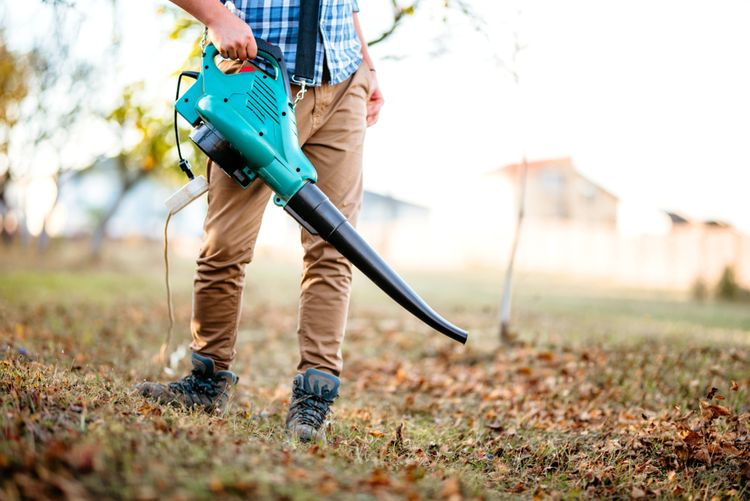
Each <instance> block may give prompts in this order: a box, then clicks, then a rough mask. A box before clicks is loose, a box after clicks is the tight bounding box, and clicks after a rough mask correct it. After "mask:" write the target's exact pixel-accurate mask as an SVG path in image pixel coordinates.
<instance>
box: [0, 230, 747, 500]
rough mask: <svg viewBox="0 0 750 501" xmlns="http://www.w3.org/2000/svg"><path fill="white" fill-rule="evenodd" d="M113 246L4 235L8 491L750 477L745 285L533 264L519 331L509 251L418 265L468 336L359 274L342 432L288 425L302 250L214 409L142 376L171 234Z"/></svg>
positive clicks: (2, 466) (2, 389)
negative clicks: (504, 287) (155, 243)
mask: <svg viewBox="0 0 750 501" xmlns="http://www.w3.org/2000/svg"><path fill="white" fill-rule="evenodd" d="M113 247H120V248H119V249H117V250H113V249H110V252H109V255H108V257H106V258H105V260H104V261H103V262H101V263H99V264H97V265H89V264H86V260H85V259H84V257H83V255H84V254H83V253H81V252H78V251H76V250H70V249H69V248H67V247H66V248H53V249H51V250H50V251H49V252H48V254H47V255H46V256H41V257H39V256H35V255H34V252H33V251H24V250H23V249H13V250H7V249H6V250H0V253H2V254H0V276H1V277H2V278H1V279H0V406H2V409H0V411H1V414H0V429H1V432H0V433H2V435H1V437H2V439H1V441H0V473H1V474H0V498H3V499H17V498H36V499H43V498H50V497H68V498H73V499H86V498H91V499H106V498H115V499H123V498H127V499H130V498H138V499H157V498H158V499H192V498H213V497H216V496H219V497H226V498H246V497H252V498H288V499H312V498H319V497H330V498H334V499H351V498H352V497H356V498H357V499H360V498H361V499H370V498H377V499H400V498H408V499H453V500H458V499H470V498H474V499H495V498H515V497H524V498H532V497H533V498H547V497H551V498H561V497H562V498H573V497H586V498H651V497H656V496H658V497H679V498H693V499H698V498H700V499H711V498H714V497H717V498H736V499H744V498H748V497H750V487H748V482H749V481H750V425H749V424H748V421H749V418H750V368H749V367H750V308H749V307H748V305H741V304H717V303H712V302H708V303H695V302H692V301H690V300H688V299H686V298H684V297H682V296H680V295H679V294H673V293H666V292H660V291H656V292H645V291H636V290H624V289H620V288H614V287H607V286H603V285H601V284H589V283H576V282H571V281H569V280H561V279H559V278H554V277H531V276H521V277H519V279H518V293H517V294H516V297H515V304H514V319H513V326H514V328H515V329H516V332H517V334H518V339H519V342H518V344H516V345H515V346H512V347H507V346H501V345H500V344H499V342H498V340H497V335H496V323H497V322H496V315H497V313H496V312H497V304H498V299H499V290H500V282H501V280H500V279H501V273H500V271H493V270H475V271H471V272H461V273H459V272H419V273H408V274H407V277H408V278H409V280H411V281H412V282H413V284H414V285H415V288H417V289H418V290H420V291H422V292H423V293H424V295H425V296H426V297H427V298H428V299H429V300H430V302H432V303H434V304H435V305H436V307H437V309H438V310H440V311H442V312H444V313H445V314H446V316H447V317H448V318H450V319H451V320H453V321H454V322H455V323H457V324H459V325H461V326H464V327H466V328H468V329H469V330H470V331H471V338H470V341H469V344H468V345H467V346H466V347H462V346H460V345H458V344H457V343H455V342H453V341H450V340H448V339H447V338H444V337H443V336H441V335H439V334H436V333H434V332H430V331H429V330H428V329H427V328H425V327H423V326H422V325H421V324H420V323H419V322H417V321H415V320H413V319H411V318H410V317H409V316H408V315H407V314H405V313H403V312H402V311H401V310H400V309H399V308H398V307H396V306H394V305H392V304H391V303H390V302H389V301H388V300H387V299H385V298H384V297H383V296H382V294H381V293H380V292H379V291H378V290H377V289H375V288H374V287H372V286H371V285H370V284H368V283H367V281H366V279H364V278H363V277H361V276H358V277H356V279H355V289H356V292H355V295H354V297H353V301H352V312H351V315H350V318H351V321H350V325H349V329H348V332H347V340H346V345H345V350H344V355H345V359H346V366H345V370H344V373H343V375H342V392H341V397H340V399H339V401H338V402H337V403H336V405H335V413H334V415H333V421H332V424H331V425H330V429H329V431H328V434H329V437H330V438H329V442H328V444H327V445H313V446H306V445H301V444H297V443H294V442H292V441H290V440H289V439H288V438H287V437H286V436H285V435H284V433H283V418H284V416H285V413H286V408H287V404H288V398H289V392H290V389H291V380H292V376H293V375H294V367H295V364H296V362H297V352H296V337H295V333H294V329H295V322H296V316H295V298H296V294H297V293H296V280H297V277H298V274H299V270H298V268H297V267H295V266H293V265H291V266H290V265H288V264H284V263H278V262H274V261H273V260H270V259H266V258H264V257H263V256H261V257H260V258H259V260H258V261H259V262H257V263H256V264H255V266H254V267H253V268H252V270H251V271H250V273H249V277H248V279H249V286H248V289H247V291H246V294H245V298H244V304H245V308H244V311H243V315H242V322H241V331H240V335H239V340H238V346H237V351H238V353H237V361H236V363H235V365H234V366H233V369H234V370H235V371H236V372H237V373H238V375H239V376H240V382H239V385H238V387H237V391H236V392H235V395H234V397H233V400H232V403H231V406H230V408H229V410H228V412H227V413H225V414H222V415H206V414H203V413H200V412H189V411H186V410H183V409H179V408H170V407H164V408H163V407H159V406H156V405H154V404H152V403H150V402H147V401H146V400H144V399H143V398H141V397H140V396H137V395H136V394H134V392H133V390H132V388H133V385H134V384H135V383H137V382H139V381H142V380H143V379H144V378H149V379H154V378H156V379H161V380H165V379H168V376H167V375H165V374H164V373H163V372H162V370H161V369H160V367H159V366H158V364H157V363H156V358H155V355H156V354H157V352H158V348H159V345H160V343H161V341H162V337H163V334H164V331H165V329H166V325H167V321H166V319H167V310H166V306H165V301H164V290H163V283H162V281H163V276H162V270H161V268H160V267H159V262H158V256H159V252H160V249H159V248H158V247H146V248H145V249H144V248H142V247H132V248H131V247H128V244H126V243H122V244H118V245H117V246H113ZM191 273H192V272H191V270H190V263H189V262H188V261H187V260H184V259H183V260H178V262H177V263H176V267H175V269H174V270H173V279H174V287H175V290H176V297H175V300H176V305H177V311H176V313H177V330H176V334H175V339H174V341H173V343H172V349H175V348H177V347H179V346H180V345H184V343H186V342H187V341H188V335H187V325H188V321H189V315H190V295H189V290H190V279H191ZM187 362H188V359H187V358H185V359H183V360H182V361H181V362H180V366H179V368H178V372H179V373H183V372H184V371H185V368H186V364H187Z"/></svg>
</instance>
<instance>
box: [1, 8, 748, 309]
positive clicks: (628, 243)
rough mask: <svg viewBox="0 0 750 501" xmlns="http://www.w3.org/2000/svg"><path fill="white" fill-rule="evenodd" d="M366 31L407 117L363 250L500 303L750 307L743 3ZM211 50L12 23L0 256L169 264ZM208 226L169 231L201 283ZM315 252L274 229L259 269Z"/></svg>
mask: <svg viewBox="0 0 750 501" xmlns="http://www.w3.org/2000/svg"><path fill="white" fill-rule="evenodd" d="M361 9H362V12H361V15H360V18H361V20H362V24H363V28H364V31H365V33H366V36H367V38H368V40H371V45H372V48H371V52H372V54H373V58H374V59H375V61H376V62H377V63H376V64H377V67H378V77H379V80H380V85H381V87H382V89H383V92H384V95H385V97H386V103H387V104H386V106H385V108H384V110H383V113H382V117H381V120H380V122H379V123H378V124H377V125H376V126H375V127H373V128H371V129H370V130H369V131H368V134H369V136H368V140H367V146H366V153H365V169H366V171H365V173H366V174H365V175H366V188H367V193H366V197H365V206H364V211H363V214H362V218H361V225H360V229H361V231H362V233H363V234H364V235H365V237H366V238H367V239H368V240H369V241H370V242H371V243H372V244H373V245H374V246H375V247H376V248H377V249H378V250H379V251H380V252H381V253H383V255H384V257H385V258H386V259H387V260H388V261H389V262H391V263H393V264H394V265H395V266H397V267H399V268H400V269H406V270H442V271H444V272H447V271H450V272H451V273H453V274H454V275H456V276H460V275H461V273H462V272H464V271H465V272H466V273H467V274H471V273H477V270H480V271H479V272H478V274H480V275H482V274H484V275H485V276H492V277H493V278H492V282H493V283H495V284H497V290H496V292H497V295H498V298H499V296H500V293H501V289H502V288H501V286H500V285H501V283H502V281H503V280H506V279H504V278H502V277H504V276H505V273H506V270H507V268H508V263H509V262H511V261H513V262H514V264H515V269H516V270H518V272H520V273H522V274H543V275H545V276H555V277H558V278H571V279H575V280H585V281H589V282H592V283H594V282H595V283H599V284H606V285H611V286H614V287H625V288H638V289H647V290H659V291H670V292H672V293H675V294H679V295H682V296H683V297H693V298H696V299H701V300H702V299H710V298H712V297H719V296H720V297H723V298H726V299H741V298H742V297H744V296H745V295H746V293H745V290H744V287H747V286H750V238H748V236H747V232H748V231H750V199H749V198H748V197H747V196H746V193H745V191H746V189H747V188H746V187H747V185H748V180H749V178H750V175H749V174H748V170H747V168H746V167H747V166H748V164H750V149H749V148H748V141H747V137H748V135H749V133H750V120H749V119H748V117H749V116H750V95H749V94H748V92H747V89H748V88H750V67H748V65H747V62H746V61H747V57H746V53H745V48H746V47H748V46H750V33H749V32H748V31H747V30H746V29H745V23H744V20H745V19H747V16H748V14H750V7H749V6H748V5H747V4H746V3H745V2H741V1H727V2H723V3H722V4H721V5H720V6H716V5H710V6H709V5H708V4H707V3H705V2H682V1H680V2H677V1H665V2H659V3H658V5H654V3H653V2H646V1H636V2H628V3H627V4H624V3H619V2H598V1H573V2H565V3H564V4H561V3H559V2H552V1H534V2H480V1H472V0H440V1H438V0H414V1H411V2H403V1H397V0H369V1H365V2H362V5H361ZM200 34H201V26H199V25H198V24H197V23H195V22H193V21H191V20H190V19H189V18H188V17H186V16H185V15H184V14H183V13H182V12H181V11H179V9H177V8H175V7H174V6H172V4H170V3H169V2H166V1H157V2H151V1H146V0H129V1H127V2H126V1H122V0H120V1H118V0H111V1H93V0H57V1H54V0H46V1H43V0H32V1H28V2H6V3H4V4H3V5H2V6H0V87H1V88H2V91H1V93H0V96H1V97H0V229H2V247H0V252H2V253H4V254H6V256H10V254H9V253H12V252H14V251H13V249H16V251H15V252H17V253H20V255H22V256H23V257H24V258H28V259H37V258H34V257H33V256H43V257H42V258H41V259H42V260H44V261H45V262H49V261H50V260H54V256H55V255H56V254H55V253H61V252H63V253H64V252H65V249H68V250H70V249H71V248H72V249H75V250H74V251H70V253H72V255H73V256H74V257H75V258H76V259H77V260H79V261H80V262H81V263H83V262H85V261H87V260H90V261H91V262H96V261H97V260H101V259H102V256H104V255H106V254H107V252H109V253H110V254H112V255H115V254H117V253H122V252H123V250H125V253H126V254H128V255H130V254H132V252H131V251H132V250H133V249H147V248H150V247H149V246H152V247H153V249H152V250H150V251H148V252H144V256H149V257H148V259H152V258H153V260H154V262H155V263H158V259H160V253H159V250H158V244H159V242H160V240H161V238H162V237H161V235H162V231H163V221H164V219H165V216H166V209H165V208H164V205H163V201H164V200H165V199H166V198H167V197H168V196H169V195H170V193H171V192H173V191H174V190H176V189H177V188H178V187H179V186H180V185H181V184H182V182H183V181H184V179H183V178H181V174H180V173H179V170H178V168H177V165H176V164H177V162H176V152H175V145H174V138H173V134H172V131H171V126H172V108H171V103H172V101H173V98H174V89H175V80H176V72H178V71H179V70H181V69H189V68H194V67H195V66H196V62H195V61H196V59H195V57H196V54H197V52H196V51H197V41H198V39H199V37H200ZM180 125H181V127H182V129H183V130H182V133H183V134H184V137H185V136H186V135H187V133H188V131H187V129H186V127H187V124H185V123H184V122H183V123H181V124H180ZM185 141H186V143H185V144H187V140H186V138H185ZM190 156H191V161H192V164H193V166H194V168H197V170H198V171H199V172H202V171H203V164H204V159H203V158H202V156H201V155H199V154H196V152H195V151H194V150H191V151H190ZM205 207H206V203H205V199H204V200H201V201H199V202H197V203H194V204H193V205H191V206H190V207H188V209H186V210H185V211H183V212H182V213H180V215H179V216H178V217H177V218H175V220H174V222H173V225H172V228H171V230H170V232H171V235H172V239H173V243H174V245H173V248H172V252H173V253H174V254H175V255H176V256H178V258H180V259H184V260H186V261H187V262H189V261H191V260H192V259H194V256H195V255H196V253H197V249H198V246H199V241H200V237H201V224H202V219H203V215H204V213H205ZM521 207H523V209H524V210H523V211H519V209H520V208H521ZM519 214H522V215H523V217H519ZM519 229H520V232H519ZM298 233H299V230H298V228H297V227H296V224H294V223H293V221H292V220H291V219H289V218H288V217H287V216H286V215H285V214H283V213H282V211H278V210H274V209H273V208H270V209H269V210H268V211H267V213H266V221H265V224H264V226H263V231H262V233H261V237H260V242H259V246H258V249H259V250H258V253H259V255H260V256H261V257H262V256H273V259H274V260H276V261H279V262H289V263H296V262H298V258H299V256H300V249H299V245H298V244H297V242H298V239H299V235H298ZM514 243H517V252H516V253H515V260H512V259H511V256H512V255H513V251H514V249H515V245H514ZM19 249H20V250H19ZM481 270H485V272H482V271H481ZM506 281H507V280H506ZM506 289H509V287H508V286H506Z"/></svg>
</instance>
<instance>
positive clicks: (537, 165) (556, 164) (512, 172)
mask: <svg viewBox="0 0 750 501" xmlns="http://www.w3.org/2000/svg"><path fill="white" fill-rule="evenodd" d="M525 165H526V167H527V168H528V169H529V172H533V171H543V170H545V169H553V168H561V167H562V168H565V169H570V170H572V171H574V172H575V173H576V175H577V176H579V177H581V178H582V179H585V180H586V181H588V182H589V183H591V184H592V185H594V186H596V187H597V188H598V189H599V190H601V191H602V192H603V193H606V194H607V195H609V196H610V197H612V198H614V199H619V197H618V196H617V195H615V194H614V193H612V192H611V191H609V190H608V189H606V188H603V187H602V186H601V185H600V184H599V183H595V182H594V181H592V180H591V179H589V178H587V177H586V176H584V175H583V174H581V173H580V172H578V170H577V169H576V168H575V165H573V159H572V158H571V157H561V158H550V159H546V160H535V161H533V162H528V161H527V162H526V163H525ZM523 168H524V163H523V162H519V163H514V164H509V165H505V166H503V167H499V168H497V169H495V170H492V171H490V172H489V173H488V174H490V175H495V174H501V175H505V176H511V177H517V176H520V174H521V172H522V171H523Z"/></svg>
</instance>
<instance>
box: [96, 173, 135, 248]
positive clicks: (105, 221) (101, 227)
mask: <svg viewBox="0 0 750 501" xmlns="http://www.w3.org/2000/svg"><path fill="white" fill-rule="evenodd" d="M145 176H146V172H145V171H139V172H138V174H136V175H135V176H134V177H133V178H132V179H128V180H127V181H125V182H124V183H123V185H122V190H121V191H120V193H119V194H118V195H117V198H116V199H115V201H114V202H112V205H110V207H109V209H107V212H105V213H104V215H103V216H102V217H101V219H100V220H99V222H98V223H97V225H96V228H94V231H93V233H92V234H91V258H92V259H93V260H95V261H98V260H99V259H100V258H101V256H102V248H103V246H104V240H105V239H106V237H107V226H108V225H109V221H110V220H111V219H112V218H113V217H114V215H115V214H117V211H118V210H119V209H120V205H122V201H123V200H125V197H126V196H127V195H128V193H130V191H131V190H132V189H133V188H135V187H136V186H137V185H138V183H139V182H140V181H141V179H143V178H144V177H145Z"/></svg>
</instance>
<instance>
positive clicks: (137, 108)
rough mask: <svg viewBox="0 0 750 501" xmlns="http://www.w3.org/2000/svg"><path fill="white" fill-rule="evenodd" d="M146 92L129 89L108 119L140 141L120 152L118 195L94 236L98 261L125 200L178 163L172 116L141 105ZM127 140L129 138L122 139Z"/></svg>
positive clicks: (117, 159) (137, 86)
mask: <svg viewBox="0 0 750 501" xmlns="http://www.w3.org/2000/svg"><path fill="white" fill-rule="evenodd" d="M142 89H143V84H142V83H136V84H133V85H130V86H128V87H127V88H126V89H125V90H124V91H123V94H122V98H121V100H120V102H119V104H118V106H117V107H116V108H115V109H114V110H112V112H111V113H109V115H108V116H107V119H108V121H109V122H110V124H112V125H114V127H115V128H116V129H117V130H119V131H122V132H125V131H130V132H135V133H136V137H137V139H136V141H135V142H134V143H133V144H125V143H122V144H121V145H120V152H119V153H118V154H117V155H116V156H115V157H114V167H115V171H116V176H117V183H118V191H117V195H116V196H115V198H114V200H113V201H112V202H111V204H110V205H109V207H107V208H106V209H105V210H104V211H103V212H102V213H101V216H100V218H99V220H98V221H97V223H96V227H95V228H94V231H93V233H92V239H91V252H92V256H93V257H95V258H98V257H100V255H101V251H102V244H103V243H104V239H105V237H106V234H107V226H108V225H109V222H110V221H111V219H112V217H113V216H114V215H115V214H116V213H117V210H118V209H119V208H120V206H121V205H122V202H123V200H125V197H126V196H127V195H128V194H129V193H130V192H131V191H132V190H133V188H135V187H136V186H137V185H138V184H139V183H140V182H141V181H143V180H144V179H145V178H146V177H147V176H149V175H151V174H154V173H156V172H158V171H157V170H156V167H157V166H164V165H171V164H172V163H174V158H173V149H174V146H175V144H174V134H173V131H172V121H171V115H170V114H169V112H168V111H167V110H166V109H165V107H164V106H162V107H158V106H153V105H152V104H151V103H145V102H142V101H140V100H139V96H142V95H143V93H142ZM124 136H126V134H121V135H120V137H124ZM174 170H175V172H176V169H174Z"/></svg>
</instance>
